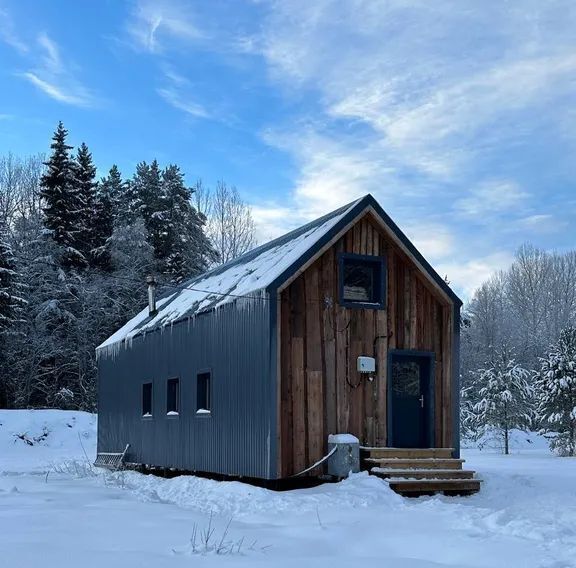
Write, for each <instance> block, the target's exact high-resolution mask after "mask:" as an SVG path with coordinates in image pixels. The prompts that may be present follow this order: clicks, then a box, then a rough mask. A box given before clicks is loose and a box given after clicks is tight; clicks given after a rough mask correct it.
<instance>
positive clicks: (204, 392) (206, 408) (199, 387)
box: [196, 371, 212, 414]
mask: <svg viewBox="0 0 576 568" xmlns="http://www.w3.org/2000/svg"><path fill="white" fill-rule="evenodd" d="M210 383H211V373H210V371H205V372H203V373H198V375H197V376H196V414H209V413H210V412H211V411H212V393H211V385H210Z"/></svg>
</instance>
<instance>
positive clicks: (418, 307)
mask: <svg viewBox="0 0 576 568" xmlns="http://www.w3.org/2000/svg"><path fill="white" fill-rule="evenodd" d="M460 306H461V301H460V300H459V299H458V297H457V296H456V295H455V294H454V292H453V291H452V290H451V289H450V287H449V286H448V285H447V283H446V282H445V281H444V279H442V278H441V277H440V276H439V275H438V274H437V273H436V272H435V271H434V270H433V268H432V267H431V266H430V264H429V263H428V262H427V261H426V260H425V259H424V258H423V256H422V255H421V254H420V253H419V252H418V251H417V250H416V248H415V247H414V245H413V244H412V243H411V242H410V241H409V239H408V238H407V237H406V236H405V235H404V233H402V231H401V230H400V229H399V228H398V226H397V225H396V224H395V223H394V222H393V221H392V219H390V217H389V216H388V215H387V214H386V213H385V212H384V210H383V209H382V208H381V207H380V205H379V204H378V203H377V202H376V200H375V199H374V198H373V197H372V196H371V195H367V196H365V197H363V198H361V199H359V200H357V201H354V202H353V203H351V204H349V205H346V206H345V207H342V208H340V209H338V210H336V211H334V212H332V213H330V214H328V215H326V216H324V217H322V218H320V219H317V220H316V221H313V222H311V223H309V224H307V225H305V226H303V227H300V228H298V229H296V230H294V231H292V232H290V233H288V234H286V235H284V236H282V237H280V238H278V239H275V240H273V241H271V242H269V243H267V244H264V245H262V246H260V247H258V248H256V249H254V250H252V251H250V252H249V253H247V254H245V255H243V256H241V257H239V258H237V259H235V260H233V261H231V262H229V263H227V264H225V265H223V266H219V267H217V268H215V269H214V270H212V271H210V272H208V273H206V274H203V275H201V276H198V277H195V278H194V279H191V280H190V281H188V282H186V283H185V284H183V285H182V286H181V287H179V288H177V289H174V290H169V291H168V293H167V294H165V295H164V296H163V297H162V298H159V299H158V301H157V304H156V305H150V306H149V307H147V308H145V309H143V310H142V312H140V313H139V314H138V315H137V316H136V317H134V318H133V319H132V320H130V321H129V322H128V323H127V324H126V325H125V326H124V327H122V328H121V329H120V330H118V331H117V332H116V333H115V334H114V335H113V336H112V337H110V338H109V339H108V340H107V341H105V342H104V343H103V344H102V345H101V346H100V347H99V348H98V353H97V354H98V367H99V420H98V452H101V453H106V452H121V451H122V450H123V449H124V448H125V447H126V445H127V444H129V448H128V450H127V454H126V460H127V461H128V462H131V463H134V464H146V465H151V466H157V467H165V468H175V469H178V470H183V471H190V472H203V473H212V474H220V475H226V476H233V477H247V478H259V479H264V480H277V479H285V478H289V477H290V476H293V475H295V474H298V473H299V472H301V471H303V470H305V469H306V468H308V467H310V466H311V465H312V464H314V463H316V462H317V461H319V460H321V458H322V457H323V456H325V455H326V453H327V450H328V437H329V435H330V434H344V433H345V434H351V435H353V436H355V437H356V438H358V440H359V441H360V445H361V448H362V457H363V464H364V465H365V466H366V467H367V468H370V469H373V470H374V472H375V473H380V474H381V476H382V477H385V478H388V479H390V480H392V481H398V479H399V478H400V477H402V468H401V467H399V466H403V465H405V466H406V467H405V468H403V469H405V470H406V471H412V470H413V468H414V467H418V465H415V464H414V463H413V462H414V460H418V459H425V460H428V461H426V467H424V468H423V469H424V470H426V471H429V470H431V469H436V470H437V473H438V474H439V473H440V472H443V471H447V470H448V471H449V470H452V469H454V470H457V471H455V475H454V476H448V479H449V480H451V479H453V478H455V477H458V478H466V479H468V478H469V477H470V476H469V475H468V472H463V471H461V470H460V465H461V460H459V459H458V458H459V430H458V428H459V385H458V365H459V363H458V352H459V321H460V315H459V314H460ZM392 460H396V461H392ZM398 460H400V461H398ZM324 467H325V464H324V465H321V466H318V467H317V468H315V469H313V470H312V474H314V475H322V474H323V473H324V472H325V469H324ZM390 470H393V472H396V473H397V475H392V474H390ZM405 477H406V478H408V476H407V475H405ZM427 477H430V476H426V475H424V474H422V475H421V476H419V478H420V479H427ZM438 477H439V475H435V476H432V479H437V478H438Z"/></svg>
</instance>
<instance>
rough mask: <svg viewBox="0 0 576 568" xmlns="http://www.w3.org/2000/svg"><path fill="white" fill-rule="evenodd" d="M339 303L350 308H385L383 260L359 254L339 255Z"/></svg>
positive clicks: (384, 266)
mask: <svg viewBox="0 0 576 568" xmlns="http://www.w3.org/2000/svg"><path fill="white" fill-rule="evenodd" d="M340 303H341V304H342V305H343V306H346V307H350V308H369V309H374V310H383V309H384V308H385V306H386V265H385V262H384V258H382V257H379V256H367V255H360V254H341V255H340Z"/></svg>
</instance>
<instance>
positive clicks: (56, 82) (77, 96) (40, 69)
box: [19, 33, 98, 107]
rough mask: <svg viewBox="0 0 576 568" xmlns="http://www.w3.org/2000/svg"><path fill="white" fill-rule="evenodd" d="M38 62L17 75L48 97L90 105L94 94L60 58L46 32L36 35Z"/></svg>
mask: <svg viewBox="0 0 576 568" xmlns="http://www.w3.org/2000/svg"><path fill="white" fill-rule="evenodd" d="M37 44H38V46H39V47H40V53H39V59H40V61H39V64H38V65H37V66H36V67H35V68H33V69H30V70H28V71H25V72H23V73H20V74H19V75H20V76H21V77H22V78H24V79H26V80H27V81H28V82H30V83H31V84H32V85H34V86H35V87H36V88H38V89H39V90H41V91H42V92H43V93H45V94H46V95H48V96H49V97H51V98H53V99H55V100H57V101H59V102H62V103H65V104H69V105H74V106H79V107H92V106H95V105H96V104H97V103H98V101H97V98H96V97H95V95H94V94H93V93H92V92H91V91H90V90H89V89H87V88H86V87H85V86H84V85H82V84H81V83H80V82H79V81H78V80H77V79H76V78H75V77H74V76H73V74H72V72H71V67H72V66H70V65H67V64H65V63H64V61H63V60H62V57H61V54H60V49H59V47H58V46H57V45H56V43H55V42H54V41H53V40H52V39H50V37H48V35H47V34H46V33H41V34H39V35H38V38H37Z"/></svg>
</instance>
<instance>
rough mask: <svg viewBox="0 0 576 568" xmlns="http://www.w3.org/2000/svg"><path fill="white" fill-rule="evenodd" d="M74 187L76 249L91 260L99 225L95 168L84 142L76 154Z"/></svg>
mask: <svg viewBox="0 0 576 568" xmlns="http://www.w3.org/2000/svg"><path fill="white" fill-rule="evenodd" d="M75 177H76V180H75V186H76V193H77V196H78V205H79V207H80V211H79V215H78V233H77V237H76V240H77V242H78V245H77V246H78V249H79V250H80V251H81V252H82V254H83V256H84V258H86V259H87V260H88V261H91V260H92V255H93V249H94V248H95V236H96V231H97V228H98V226H99V223H100V219H98V217H97V215H96V185H97V184H96V167H95V166H94V163H93V161H92V154H91V153H90V150H88V146H86V144H85V143H84V142H82V144H80V147H79V148H78V152H77V153H76V163H75Z"/></svg>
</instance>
